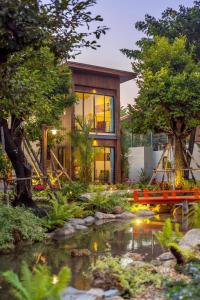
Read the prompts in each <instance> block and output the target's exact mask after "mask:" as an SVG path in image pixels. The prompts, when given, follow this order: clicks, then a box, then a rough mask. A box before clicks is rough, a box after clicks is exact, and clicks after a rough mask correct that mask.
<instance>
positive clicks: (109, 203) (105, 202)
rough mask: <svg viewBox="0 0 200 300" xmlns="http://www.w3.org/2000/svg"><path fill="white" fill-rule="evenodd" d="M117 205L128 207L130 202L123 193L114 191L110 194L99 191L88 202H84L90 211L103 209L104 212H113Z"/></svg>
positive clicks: (84, 205)
mask: <svg viewBox="0 0 200 300" xmlns="http://www.w3.org/2000/svg"><path fill="white" fill-rule="evenodd" d="M115 206H120V207H122V208H128V207H129V204H128V203H127V201H126V199H124V198H123V197H122V196H121V195H118V194H117V193H115V192H113V193H111V194H110V195H105V194H102V193H101V192H97V193H96V194H95V195H94V196H93V197H92V198H91V199H90V200H88V202H85V203H84V204H83V207H84V209H85V210H89V211H91V210H92V211H94V212H95V211H101V212H104V213H111V212H112V210H113V208H114V207H115Z"/></svg>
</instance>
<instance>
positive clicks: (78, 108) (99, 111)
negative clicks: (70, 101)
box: [75, 92, 115, 133]
mask: <svg viewBox="0 0 200 300" xmlns="http://www.w3.org/2000/svg"><path fill="white" fill-rule="evenodd" d="M76 96H77V97H78V99H79V101H77V103H76V104H75V117H76V118H77V117H78V118H79V119H80V120H83V119H84V120H85V121H86V122H87V123H88V124H89V125H90V126H91V131H95V132H103V133H114V131H115V128H114V97H112V96H104V95H97V94H92V93H80V92H77V93H76ZM76 125H77V127H78V124H76Z"/></svg>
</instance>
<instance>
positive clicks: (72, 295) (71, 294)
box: [61, 287, 104, 300]
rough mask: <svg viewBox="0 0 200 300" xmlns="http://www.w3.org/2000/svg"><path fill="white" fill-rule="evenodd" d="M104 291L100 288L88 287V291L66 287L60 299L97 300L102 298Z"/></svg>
mask: <svg viewBox="0 0 200 300" xmlns="http://www.w3.org/2000/svg"><path fill="white" fill-rule="evenodd" d="M103 294H104V291H103V290H102V289H90V290H89V291H82V290H77V289H75V288H72V287H68V288H67V289H65V291H64V292H63V293H62V295H61V299H62V300H99V299H102V296H103Z"/></svg>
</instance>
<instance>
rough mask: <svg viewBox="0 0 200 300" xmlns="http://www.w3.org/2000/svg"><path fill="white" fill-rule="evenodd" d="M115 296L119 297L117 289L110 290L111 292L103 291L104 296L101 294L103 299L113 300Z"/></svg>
mask: <svg viewBox="0 0 200 300" xmlns="http://www.w3.org/2000/svg"><path fill="white" fill-rule="evenodd" d="M115 296H119V291H118V290H117V289H111V290H108V291H105V292H104V294H103V297H104V298H109V299H110V298H111V297H112V299H113V297H115Z"/></svg>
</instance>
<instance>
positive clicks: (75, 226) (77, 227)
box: [73, 224, 88, 230]
mask: <svg viewBox="0 0 200 300" xmlns="http://www.w3.org/2000/svg"><path fill="white" fill-rule="evenodd" d="M73 226H74V228H75V229H76V230H87V229H88V228H87V226H84V225H79V224H74V225H73Z"/></svg>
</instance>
